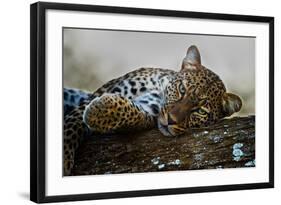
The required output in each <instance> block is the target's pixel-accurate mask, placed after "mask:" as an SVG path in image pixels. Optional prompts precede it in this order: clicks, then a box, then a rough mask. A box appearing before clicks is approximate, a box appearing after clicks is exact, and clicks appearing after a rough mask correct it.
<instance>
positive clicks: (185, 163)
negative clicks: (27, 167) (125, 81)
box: [73, 116, 255, 175]
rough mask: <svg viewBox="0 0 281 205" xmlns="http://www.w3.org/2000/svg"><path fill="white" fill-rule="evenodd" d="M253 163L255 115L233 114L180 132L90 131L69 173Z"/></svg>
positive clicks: (123, 171)
mask: <svg viewBox="0 0 281 205" xmlns="http://www.w3.org/2000/svg"><path fill="white" fill-rule="evenodd" d="M252 166H255V117H254V116H248V117H234V118H231V119H224V120H222V121H220V122H219V123H217V124H215V125H212V126H209V127H206V128H200V129H193V130H192V133H190V134H185V135H183V136H179V137H175V138H172V137H164V136H163V135H162V134H161V133H160V132H159V131H158V130H157V129H153V130H149V131H143V132H141V133H130V134H126V135H125V134H124V135H114V136H92V137H91V138H89V139H87V140H86V141H85V142H84V143H82V144H81V146H80V147H79V149H78V150H77V154H76V159H75V166H74V170H73V175H90V174H110V173H133V172H153V171H167V170H194V169H213V168H230V167H231V168H234V167H252Z"/></svg>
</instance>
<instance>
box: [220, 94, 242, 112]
mask: <svg viewBox="0 0 281 205" xmlns="http://www.w3.org/2000/svg"><path fill="white" fill-rule="evenodd" d="M241 107H242V100H241V98H240V97H239V96H237V95H234V94H232V93H224V94H223V96H222V108H223V112H224V114H225V117H228V116H231V115H232V114H233V113H235V112H238V111H239V110H240V109H241Z"/></svg>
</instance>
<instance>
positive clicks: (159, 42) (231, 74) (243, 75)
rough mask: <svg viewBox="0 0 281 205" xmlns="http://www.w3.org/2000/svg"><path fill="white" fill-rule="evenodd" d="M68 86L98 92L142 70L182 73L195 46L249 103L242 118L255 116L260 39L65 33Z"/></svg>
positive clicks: (209, 65)
mask: <svg viewBox="0 0 281 205" xmlns="http://www.w3.org/2000/svg"><path fill="white" fill-rule="evenodd" d="M63 37H64V45H63V46H64V47H63V51H64V56H63V58H64V59H63V61H64V87H74V88H79V89H84V90H89V91H94V90H96V89H97V88H98V87H100V86H102V85H103V84H104V83H105V82H107V81H109V80H111V79H113V78H116V77H119V76H121V75H123V74H125V73H127V72H129V71H132V70H135V69H137V68H140V67H161V68H169V69H174V70H179V69H180V67H181V63H182V59H183V58H184V56H185V54H186V50H187V48H188V47H189V46H190V45H196V46H197V47H198V48H199V50H200V53H201V61H202V64H203V65H204V66H206V67H207V68H209V69H211V70H212V71H214V72H215V73H217V74H218V75H219V76H220V78H221V79H222V80H223V81H224V83H225V85H226V87H227V90H228V91H229V92H233V93H235V94H238V95H239V96H240V97H241V98H242V99H243V107H242V109H241V111H240V112H239V113H237V115H241V116H243V115H248V114H255V38H253V37H230V36H214V35H192V34H169V33H151V32H131V31H110V30H94V29H93V30H91V29H70V28H65V29H64V30H63Z"/></svg>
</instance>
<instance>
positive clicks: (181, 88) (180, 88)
mask: <svg viewBox="0 0 281 205" xmlns="http://www.w3.org/2000/svg"><path fill="white" fill-rule="evenodd" d="M179 91H180V93H181V94H182V95H184V94H185V87H184V85H183V84H182V83H180V84H179Z"/></svg>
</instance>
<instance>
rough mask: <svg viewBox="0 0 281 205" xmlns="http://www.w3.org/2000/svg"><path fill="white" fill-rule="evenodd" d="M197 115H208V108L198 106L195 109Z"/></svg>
mask: <svg viewBox="0 0 281 205" xmlns="http://www.w3.org/2000/svg"><path fill="white" fill-rule="evenodd" d="M196 112H197V113H198V114H199V115H204V116H205V115H208V113H209V112H208V110H206V109H204V108H202V107H201V108H199V109H198V110H197V111H196Z"/></svg>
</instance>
